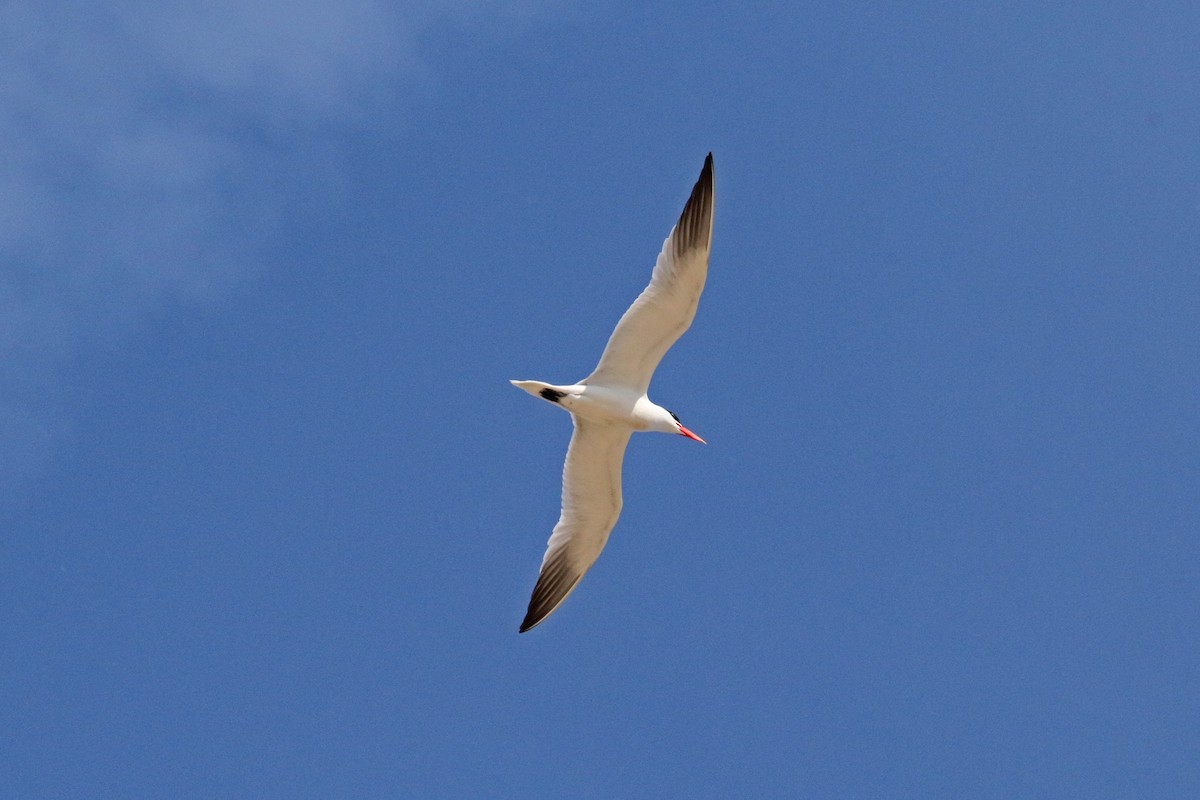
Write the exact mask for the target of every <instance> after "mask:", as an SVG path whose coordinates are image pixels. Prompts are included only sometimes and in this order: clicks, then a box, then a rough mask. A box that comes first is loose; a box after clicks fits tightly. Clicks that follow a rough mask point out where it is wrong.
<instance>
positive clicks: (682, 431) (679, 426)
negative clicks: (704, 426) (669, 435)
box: [667, 411, 708, 444]
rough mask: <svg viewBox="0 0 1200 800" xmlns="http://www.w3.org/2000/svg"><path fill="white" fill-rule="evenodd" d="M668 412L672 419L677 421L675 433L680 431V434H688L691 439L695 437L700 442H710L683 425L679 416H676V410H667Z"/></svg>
mask: <svg viewBox="0 0 1200 800" xmlns="http://www.w3.org/2000/svg"><path fill="white" fill-rule="evenodd" d="M667 413H668V414H670V415H671V420H672V421H673V422H674V423H675V431H674V432H675V433H678V434H679V435H680V436H686V437H687V438H689V439H695V440H696V441H697V442H699V443H700V444H708V442H706V441H704V440H703V439H701V438H700V437H699V436H697V435H696V434H694V433H692V432H691V431H689V430H688V429H687V428H685V427H683V423H682V422H680V421H679V417H677V416H675V412H674V411H667Z"/></svg>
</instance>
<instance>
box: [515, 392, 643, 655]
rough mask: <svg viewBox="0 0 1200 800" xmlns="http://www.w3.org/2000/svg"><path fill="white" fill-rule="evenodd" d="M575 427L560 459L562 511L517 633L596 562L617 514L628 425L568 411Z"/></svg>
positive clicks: (556, 602) (547, 611)
mask: <svg viewBox="0 0 1200 800" xmlns="http://www.w3.org/2000/svg"><path fill="white" fill-rule="evenodd" d="M571 419H573V420H574V421H575V433H574V434H572V435H571V444H570V446H569V447H567V462H566V464H565V465H563V488H562V514H561V516H559V518H558V524H557V525H555V526H554V532H553V533H552V534H550V541H549V542H547V544H546V555H545V557H544V558H543V559H542V571H541V573H540V574H539V575H538V580H537V585H536V586H535V587H534V589H533V597H531V598H530V600H529V610H528V611H527V612H526V614H525V620H524V621H523V622H522V623H521V633H524V632H525V631H527V630H529V629H530V628H532V627H533V626H534V625H537V624H538V623H539V622H541V621H542V620H544V619H545V618H546V617H547V616H549V615H550V612H552V611H554V609H556V608H558V606H559V604H560V603H562V601H563V600H565V599H566V597H567V595H569V594H570V593H571V590H572V589H574V588H575V585H576V584H577V583H579V579H580V578H582V577H583V575H584V573H585V572H587V571H588V569H589V568H590V567H591V566H592V564H594V563H595V562H596V559H597V558H598V557H599V556H600V551H601V550H603V549H604V544H605V543H606V542H607V541H608V534H609V533H610V532H611V531H612V529H613V526H614V525H616V524H617V517H619V516H620V515H621V462H622V461H623V460H624V459H625V445H627V444H629V436H630V434H631V433H632V432H633V431H632V429H630V428H628V427H626V426H624V425H610V424H607V423H603V422H591V421H588V420H585V419H581V418H580V417H578V416H576V415H574V414H572V415H571Z"/></svg>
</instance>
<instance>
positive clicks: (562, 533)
mask: <svg viewBox="0 0 1200 800" xmlns="http://www.w3.org/2000/svg"><path fill="white" fill-rule="evenodd" d="M712 221H713V171H712V154H711V153H710V154H709V155H708V158H707V159H705V162H704V169H703V170H702V171H701V173H700V178H699V180H697V181H696V185H695V186H694V187H693V188H692V193H691V196H690V197H689V198H688V201H687V203H686V204H685V205H684V209H683V213H682V214H680V216H679V221H678V222H677V223H676V225H675V227H674V228H672V229H671V233H670V235H669V236H668V237H667V239H666V241H665V242H663V247H662V251H661V252H660V253H659V255H658V260H657V261H656V262H655V264H654V272H653V273H652V275H651V277H650V284H649V285H648V286H647V287H646V288H645V290H643V291H642V293H641V294H640V295H638V298H637V299H636V300H635V301H634V302H633V305H631V306H630V307H629V310H627V311H626V312H625V314H624V315H623V316H622V317H621V321H620V322H618V323H617V327H616V329H615V330H613V333H612V336H611V337H609V340H608V344H607V345H606V346H605V348H604V353H603V354H602V355H601V356H600V362H599V363H598V364H597V365H596V369H595V370H593V372H592V374H591V375H589V376H588V377H586V378H584V379H583V380H582V381H580V382H579V383H575V384H570V385H565V386H560V385H556V384H550V383H543V382H541V381H512V384H513V385H514V386H517V387H518V388H521V389H523V390H525V391H526V392H529V393H530V394H531V395H533V396H535V397H541V398H542V399H544V400H547V401H549V402H551V403H554V404H555V405H559V406H561V407H562V408H564V409H566V410H567V411H569V412H570V413H571V418H572V421H573V422H574V424H575V433H574V434H573V435H572V436H571V444H570V445H569V446H568V447H567V460H566V463H565V464H564V465H563V489H562V513H561V515H560V517H559V520H558V524H557V525H555V526H554V532H553V533H552V534H551V535H550V541H549V542H547V544H546V554H545V556H544V557H543V559H542V568H541V571H540V573H539V574H538V581H537V585H536V586H535V587H534V590H533V596H532V598H530V601H529V610H528V611H527V613H526V615H525V620H524V621H523V622H522V623H521V631H522V632H524V631H527V630H529V629H530V628H532V627H533V626H534V625H537V624H538V623H539V622H541V621H542V620H543V619H545V618H546V617H547V616H548V615H549V614H550V613H551V612H552V611H554V609H555V608H557V607H558V606H559V604H560V603H562V601H563V600H564V599H566V597H567V595H568V594H570V593H571V590H572V589H574V588H575V586H576V584H578V582H579V580H580V578H582V577H583V575H584V573H586V572H587V571H588V569H589V568H590V567H591V566H592V564H593V563H595V561H596V559H597V558H598V557H599V555H600V551H601V550H603V549H604V545H605V543H606V542H607V541H608V535H609V533H610V532H611V531H612V529H613V526H614V525H615V524H616V522H617V517H619V516H620V514H621V463H622V461H623V460H624V458H625V446H626V445H627V444H628V443H629V437H630V435H632V434H633V432H634V431H658V432H661V433H673V434H680V435H683V436H686V437H688V438H691V439H695V440H696V441H699V442H703V441H704V440H703V439H701V438H700V437H699V436H696V435H695V434H694V433H692V432H691V431H689V430H688V429H687V428H685V427H683V425H682V424H680V422H679V420H678V419H676V417H675V415H674V414H672V413H671V412H670V411H667V410H666V409H665V408H663V407H662V406H659V405H656V404H655V403H653V402H651V401H650V398H649V397H647V396H646V390H647V389H648V388H649V386H650V378H651V377H652V376H653V375H654V370H655V369H656V368H657V367H658V364H659V362H660V361H661V360H662V357H663V355H664V354H665V353H666V352H667V350H668V349H669V348H670V347H671V345H673V344H674V343H675V341H676V340H677V339H678V338H679V337H680V336H681V335H682V334H683V332H684V331H686V330H687V329H688V326H690V325H691V324H692V319H693V318H694V317H695V315H696V305H697V303H698V302H699V301H700V293H701V292H702V291H703V290H704V282H705V279H706V277H707V275H708V254H709V249H710V247H711V244H712Z"/></svg>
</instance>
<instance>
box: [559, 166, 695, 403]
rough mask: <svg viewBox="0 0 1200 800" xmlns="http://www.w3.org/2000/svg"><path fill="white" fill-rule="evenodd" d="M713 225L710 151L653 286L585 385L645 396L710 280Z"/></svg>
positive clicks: (662, 254)
mask: <svg viewBox="0 0 1200 800" xmlns="http://www.w3.org/2000/svg"><path fill="white" fill-rule="evenodd" d="M712 225H713V161H712V153H709V154H708V158H706V159H704V168H703V169H702V170H700V177H699V179H697V180H696V185H695V186H693V187H692V193H691V195H690V196H689V197H688V201H687V203H686V204H685V205H684V207H683V213H682V214H680V215H679V222H677V223H675V227H674V228H672V229H671V234H670V235H669V236H668V237H667V240H666V241H665V242H663V248H662V252H660V253H659V254H658V260H657V261H656V262H655V264H654V272H653V273H652V274H651V276H650V285H649V286H647V287H646V288H645V289H644V290H643V291H642V293H641V294H640V295H638V298H637V300H634V301H633V305H631V306H630V307H629V309H628V310H627V311H626V312H625V314H624V315H623V316H622V317H621V321H620V322H618V323H617V327H616V329H615V330H613V332H612V336H610V337H609V339H608V344H607V345H605V347H604V353H603V354H602V355H601V356H600V363H599V364H597V365H596V369H595V371H593V372H592V374H591V375H589V376H588V377H587V378H585V379H584V380H583V383H598V384H604V385H605V386H621V387H626V388H629V389H633V390H635V391H637V392H638V393H639V394H644V393H645V391H646V388H647V387H648V386H649V385H650V378H651V376H653V375H654V370H655V369H657V367H658V362H660V361H662V357H663V355H665V354H666V352H667V350H668V349H670V347H671V345H673V344H675V341H676V340H677V339H679V337H680V336H682V335H683V332H684V331H686V330H687V329H688V327H689V326H690V325H691V324H692V319H693V318H694V317H695V316H696V305H697V304H698V303H699V302H700V293H701V292H702V291H704V281H705V278H706V277H707V276H708V251H709V248H710V247H711V245H712Z"/></svg>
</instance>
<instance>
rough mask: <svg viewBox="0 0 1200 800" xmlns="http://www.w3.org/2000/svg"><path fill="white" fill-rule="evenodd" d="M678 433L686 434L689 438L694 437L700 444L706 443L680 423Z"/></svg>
mask: <svg viewBox="0 0 1200 800" xmlns="http://www.w3.org/2000/svg"><path fill="white" fill-rule="evenodd" d="M679 433H680V435H681V436H686V437H687V438H689V439H695V440H696V441H697V442H699V443H700V444H708V442H706V441H704V440H703V439H701V438H700V437H699V436H697V435H696V434H694V433H692V432H691V431H689V430H688V429H687V428H685V427H683V426H682V425H680V426H679Z"/></svg>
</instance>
